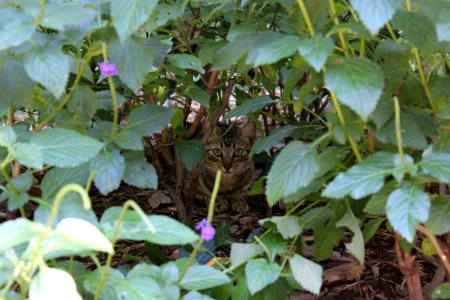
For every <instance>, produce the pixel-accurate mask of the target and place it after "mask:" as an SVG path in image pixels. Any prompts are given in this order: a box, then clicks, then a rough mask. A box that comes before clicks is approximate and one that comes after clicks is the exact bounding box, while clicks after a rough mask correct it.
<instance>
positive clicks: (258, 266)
mask: <svg viewBox="0 0 450 300" xmlns="http://www.w3.org/2000/svg"><path fill="white" fill-rule="evenodd" d="M280 273H281V267H280V266H279V265H278V264H276V263H269V262H267V260H265V259H264V258H257V259H251V260H249V261H248V262H247V264H246V265H245V276H246V279H247V286H248V289H249V291H250V293H251V294H252V295H254V294H255V293H256V292H258V291H260V290H262V289H263V288H265V287H266V286H268V285H269V284H271V283H274V282H275V281H276V280H277V279H278V277H280Z"/></svg>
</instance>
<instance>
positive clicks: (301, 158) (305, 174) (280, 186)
mask: <svg viewBox="0 0 450 300" xmlns="http://www.w3.org/2000/svg"><path fill="white" fill-rule="evenodd" d="M316 156H317V155H316V150H315V149H314V147H311V146H310V145H307V144H303V143H302V142H300V141H294V142H291V143H289V145H287V146H286V147H285V148H284V149H283V150H281V153H280V154H279V155H278V156H277V158H276V159H275V161H274V163H273V165H272V168H271V169H270V172H269V175H268V176H267V188H266V195H267V201H268V202H269V204H270V205H271V206H272V205H274V204H275V203H276V202H277V201H278V200H280V199H281V198H282V197H286V196H289V195H291V194H293V193H295V192H296V191H297V190H299V189H300V188H302V187H305V186H307V185H308V184H309V183H311V181H313V180H314V178H315V176H316V174H317V173H318V172H319V164H318V162H317V160H316Z"/></svg>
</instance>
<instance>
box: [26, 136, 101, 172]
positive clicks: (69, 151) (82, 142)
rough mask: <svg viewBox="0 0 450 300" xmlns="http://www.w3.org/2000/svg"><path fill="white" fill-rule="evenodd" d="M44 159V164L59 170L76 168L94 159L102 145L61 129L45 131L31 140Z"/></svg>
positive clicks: (86, 137)
mask: <svg viewBox="0 0 450 300" xmlns="http://www.w3.org/2000/svg"><path fill="white" fill-rule="evenodd" d="M31 144H33V145H35V146H36V147H37V148H38V149H39V150H40V151H41V152H42V155H43V157H44V162H45V163H46V164H48V165H54V166H57V167H60V168H64V167H76V166H79V165H81V164H82V163H84V162H86V161H88V160H90V159H92V158H94V157H95V156H96V155H97V153H98V152H99V151H100V149H101V148H102V147H103V143H100V142H99V141H97V140H95V139H93V138H91V137H88V136H86V135H82V134H79V133H78V132H76V131H73V130H69V129H63V128H49V129H45V130H43V131H41V132H39V133H38V134H36V135H35V136H33V137H32V138H31Z"/></svg>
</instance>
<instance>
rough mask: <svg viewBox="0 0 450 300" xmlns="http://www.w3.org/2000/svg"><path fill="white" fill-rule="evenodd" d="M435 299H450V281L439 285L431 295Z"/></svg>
mask: <svg viewBox="0 0 450 300" xmlns="http://www.w3.org/2000/svg"><path fill="white" fill-rule="evenodd" d="M431 296H432V297H433V299H448V298H450V283H448V282H446V283H442V284H440V285H438V286H437V287H436V288H435V289H434V290H433V294H432V295H431Z"/></svg>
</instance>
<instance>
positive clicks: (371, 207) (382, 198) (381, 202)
mask: <svg viewBox="0 0 450 300" xmlns="http://www.w3.org/2000/svg"><path fill="white" fill-rule="evenodd" d="M396 188H397V182H395V180H391V181H389V182H388V183H386V184H385V185H384V186H383V188H382V189H381V190H379V191H378V192H376V193H375V194H373V195H372V197H370V199H369V202H367V204H366V206H365V207H364V212H365V213H368V214H373V215H377V216H384V215H385V214H386V203H387V200H388V198H389V195H390V194H391V193H392V192H393V191H394V190H395V189H396Z"/></svg>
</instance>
